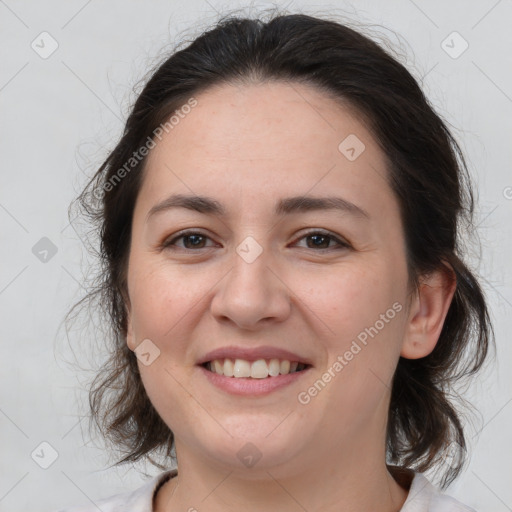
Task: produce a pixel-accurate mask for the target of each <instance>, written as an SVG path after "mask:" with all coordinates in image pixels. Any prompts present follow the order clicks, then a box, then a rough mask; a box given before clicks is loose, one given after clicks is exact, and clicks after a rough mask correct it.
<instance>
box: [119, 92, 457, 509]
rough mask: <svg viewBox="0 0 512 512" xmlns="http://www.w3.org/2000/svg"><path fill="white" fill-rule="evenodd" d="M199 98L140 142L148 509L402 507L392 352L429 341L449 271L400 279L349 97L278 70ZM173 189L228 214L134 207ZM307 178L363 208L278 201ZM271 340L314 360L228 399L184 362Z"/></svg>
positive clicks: (372, 151)
mask: <svg viewBox="0 0 512 512" xmlns="http://www.w3.org/2000/svg"><path fill="white" fill-rule="evenodd" d="M196 99H197V101H198V104H197V106H196V107H194V108H193V109H192V110H191V112H190V113H189V114H188V115H187V116H186V117H185V118H184V119H181V120H180V122H179V124H178V125H176V126H175V127H174V129H173V130H171V131H170V132H169V133H167V134H164V136H163V138H162V140H161V141H159V142H158V143H157V145H156V147H155V148H154V149H152V150H151V152H150V154H149V157H148V161H147V166H146V169H145V177H144V181H143V185H142V188H141V190H140V193H139V196H138V198H137V202H136V207H135V211H134V217H133V226H132V242H131V247H130V257H129V265H128V295H129V304H127V308H128V311H129V321H128V335H127V343H128V346H129V347H130V349H131V350H135V348H136V347H137V346H138V345H139V344H140V343H141V342H142V340H144V339H148V338H149V339H150V340H151V341H152V343H154V344H155V345H156V346H157V347H158V349H159V350H160V355H159V356H158V357H157V358H156V359H155V360H154V361H153V362H152V364H150V365H148V366H146V365H143V364H141V362H140V361H139V368H140V372H141V377H142V380H143V383H144V386H145V389H146V391H147V393H148V396H149V398H150V400H151V401H152V403H153V405H154V407H155V408H156V410H157V411H158V412H159V414H160V416H161V417H162V419H163V420H164V421H165V422H166V424H167V425H168V426H169V428H170V429H171V430H172V432H173V433H174V435H175V440H176V453H177V457H178V467H179V475H178V477H176V478H174V479H172V480H170V481H169V482H168V483H166V484H165V485H164V486H163V487H162V488H161V490H160V491H159V493H158V495H157V502H156V509H155V510H156V511H157V512H163V511H166V512H169V511H175V510H189V509H191V507H193V508H195V509H197V510H208V511H209V512H216V511H221V510H222V511H223V512H225V511H226V510H238V509H242V508H243V510H245V511H253V510H254V511H255V510H258V511H261V510H280V511H303V510H304V509H305V510H308V511H316V510H322V511H327V512H329V511H335V510H336V511H337V512H339V511H347V512H348V511H350V512H355V511H375V510H379V511H381V512H387V511H389V512H391V511H398V510H400V508H401V507H402V505H403V503H404V501H405V499H406V497H407V489H405V488H402V487H401V486H400V485H398V483H397V482H396V481H395V480H394V479H393V477H392V476H391V474H390V473H389V471H388V469H387V467H386V464H385V428H386V421H387V414H388V406H389V399H390V384H391V380H392V376H393V373H394V370H395V368H396V365H397V363H398V358H399V356H403V357H409V358H418V357H424V356H425V355H427V354H429V353H430V352H431V351H432V350H433V348H434V346H435V344H436V342H437V340H438V337H439V334H440V332H441V328H442V324H443V322H444V318H445V316H446V313H447V310H448V307H449V304H450V301H451V299H452V297H453V293H454V290H455V284H454V281H453V279H451V278H450V276H449V273H447V272H437V273H433V274H431V275H430V276H428V279H427V278H424V279H422V284H421V286H420V288H419V291H418V292H416V291H415V292H411V291H410V288H409V287H408V275H407V267H406V259H405V241H404V235H403V227H402V223H401V220H400V215H399V208H398V203H397V200H396V198H395V196H394V194H393V192H392V190H391V189H390V187H389V185H388V183H387V181H386V179H385V177H386V172H387V171H386V162H385V158H384V154H383V153H382V151H381V150H380V148H379V147H378V145H377V143H376V141H375V139H374V138H373V136H372V135H371V133H370V131H369V130H368V129H367V128H366V127H365V125H364V124H363V123H362V122H361V121H360V120H359V119H358V116H357V115H356V114H355V113H354V112H353V111H352V110H350V109H348V108H347V107H342V106H341V105H339V104H338V103H335V102H334V101H333V100H332V99H331V98H329V97H327V96H326V95H325V94H324V93H322V92H321V91H318V90H316V89H315V88H313V87H311V86H307V85H301V84H287V83H278V82H271V83H267V84H252V85H244V86H234V85H226V84H224V85H222V86H217V87H215V88H211V89H209V90H207V91H206V92H203V93H202V94H200V95H197V96H196ZM349 134H356V135H357V137H358V138H359V139H360V140H361V141H362V142H363V143H364V144H365V150H364V151H363V152H362V153H361V155H360V156H359V157H358V158H357V159H356V160H355V161H349V160H348V159H347V158H346V157H345V156H344V155H343V154H342V153H341V152H340V151H339V150H338V145H339V144H340V142H341V141H343V140H344V139H345V138H346V137H347V136H348V135H349ZM174 193H181V194H197V195H206V196H210V197H213V198H214V199H216V200H217V201H219V202H220V203H222V205H224V206H225V208H226V210H227V215H226V216H225V217H219V216H215V215H206V214H204V213H199V212H195V211H191V210H187V209H184V208H174V209H171V210H167V211H162V212H160V213H157V214H155V215H152V216H150V217H149V219H147V215H148V212H149V211H150V209H151V208H152V207H153V206H154V205H155V204H157V203H159V202H160V201H162V200H164V199H165V198H167V197H168V196H169V195H171V194H174ZM304 194H307V195H310V196H315V197H320V196H329V195H336V196H338V197H342V198H344V199H345V200H347V201H350V202H352V203H354V204H356V205H357V206H358V207H360V208H362V209H364V210H365V211H366V212H367V213H368V216H369V218H368V219H365V218H363V217H358V216H355V215H352V214H350V213H347V212H341V211H336V210H324V211H310V212H305V213H304V212H301V213H293V214H290V215H282V216H275V215H274V213H273V209H274V205H275V203H276V202H277V201H278V200H279V199H281V198H285V197H289V196H295V195H304ZM189 228H191V229H192V228H193V229H194V230H199V231H200V234H202V235H203V236H206V237H207V238H206V239H205V240H204V241H203V242H201V243H200V244H199V247H200V248H194V245H193V243H191V241H190V239H183V238H181V239H178V240H177V241H175V242H174V245H171V246H168V247H167V248H162V244H163V243H164V242H165V241H166V240H167V241H169V240H172V239H173V238H174V237H175V234H176V233H178V231H180V230H183V229H189ZM314 229H320V230H326V231H329V232H331V233H332V236H334V237H335V238H339V239H340V240H341V241H346V242H348V243H349V247H348V248H347V247H343V246H340V247H338V246H337V243H336V241H335V239H330V238H327V239H325V244H324V245H321V248H317V247H316V246H315V244H314V243H313V242H314V240H312V239H311V236H309V237H306V238H304V237H305V236H306V235H307V234H309V235H311V233H308V231H311V230H313V231H314ZM173 235H174V236H173ZM248 236H251V237H252V238H254V239H255V240H256V241H257V242H258V244H259V245H260V246H261V248H262V253H261V254H260V255H259V256H258V257H257V258H256V260H255V261H253V262H252V263H248V262H247V261H245V260H244V259H243V258H242V257H241V256H240V255H239V254H238V253H237V252H236V247H237V246H238V245H239V244H240V243H241V242H242V241H243V240H244V239H245V238H246V237H248ZM318 243H319V242H317V244H318ZM186 244H187V245H186ZM323 247H328V249H322V248H323ZM337 247H338V248H337ZM397 302H398V303H399V304H400V305H402V306H403V307H402V309H401V311H400V312H399V313H397V314H396V316H394V318H393V319H392V320H390V321H389V322H387V323H386V324H385V326H384V328H382V329H381V330H379V332H378V334H377V335H376V336H375V337H374V338H369V341H368V344H367V345H366V346H364V347H363V349H362V350H361V351H360V352H359V353H357V355H355V356H354V358H353V359H352V360H351V361H349V362H348V364H347V365H346V366H345V367H344V368H343V370H342V371H341V372H338V373H336V376H335V377H334V378H332V380H331V381H330V382H329V383H328V384H327V385H326V386H325V388H324V389H322V390H321V392H319V393H318V394H317V395H316V396H314V397H313V398H311V401H310V402H309V403H308V404H302V403H300V402H299V401H298V399H297V396H298V394H299V393H300V392H301V391H305V390H307V389H308V388H309V387H310V386H312V385H313V384H314V382H315V381H316V380H317V379H321V377H322V374H324V373H325V372H326V371H327V370H328V369H329V368H331V367H332V366H333V363H334V362H335V361H336V360H337V357H338V356H339V355H343V354H344V353H345V352H346V351H347V350H348V349H349V348H350V346H351V343H352V342H353V340H355V339H356V337H357V335H358V334H359V333H361V332H362V331H364V329H365V328H367V327H370V326H374V325H375V323H376V321H377V320H379V318H381V317H380V315H382V314H385V313H386V311H387V310H389V309H390V308H392V305H393V304H394V303H397ZM267 344H268V345H275V346H278V347H281V348H284V349H288V350H291V351H294V352H296V353H298V354H300V355H302V356H305V357H308V358H310V359H311V361H312V364H313V369H312V370H311V371H310V375H309V377H307V378H306V377H305V376H304V377H302V378H301V379H299V380H298V381H297V382H296V383H294V384H292V385H289V386H287V387H285V388H283V389H280V390H277V391H275V392H273V393H271V394H269V395H266V396H261V397H241V396H234V395H231V394H228V393H226V392H224V391H221V390H219V389H217V388H216V387H214V386H213V385H211V384H209V383H208V381H207V380H206V379H205V377H204V376H203V374H202V373H201V371H200V370H199V369H198V367H197V366H196V363H197V361H198V359H199V358H200V357H201V356H203V355H204V354H206V353H207V352H208V351H210V350H212V349H215V348H218V347H221V346H226V345H241V346H247V347H255V346H258V345H267ZM248 442H251V443H253V444H254V445H255V446H256V447H257V449H258V450H259V452H260V453H261V455H262V457H261V459H260V460H259V461H258V462H257V463H256V464H255V465H254V466H252V467H245V466H244V465H243V464H242V463H241V461H240V460H239V458H238V456H237V452H238V451H239V450H240V449H241V448H242V447H243V446H244V445H245V444H246V443H248Z"/></svg>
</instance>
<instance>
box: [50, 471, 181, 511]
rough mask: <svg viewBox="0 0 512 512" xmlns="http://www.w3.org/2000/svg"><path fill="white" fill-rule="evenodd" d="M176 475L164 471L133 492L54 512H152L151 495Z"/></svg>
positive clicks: (172, 472)
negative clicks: (99, 511)
mask: <svg viewBox="0 0 512 512" xmlns="http://www.w3.org/2000/svg"><path fill="white" fill-rule="evenodd" d="M175 475H176V469H171V470H169V471H165V472H164V473H161V474H159V475H157V476H155V477H153V478H151V479H150V480H148V481H147V482H146V483H145V484H144V485H143V486H141V487H139V488H138V489H135V490H134V491H130V492H124V493H120V494H115V495H113V496H110V497H108V498H103V499H99V500H94V501H92V500H91V503H90V504H89V505H83V506H74V507H69V508H65V509H61V510H59V511H56V512H98V510H101V511H102V512H152V511H153V495H154V493H155V491H156V489H157V488H159V487H160V485H161V484H163V483H164V482H165V481H167V480H168V479H169V478H172V477H173V476H175Z"/></svg>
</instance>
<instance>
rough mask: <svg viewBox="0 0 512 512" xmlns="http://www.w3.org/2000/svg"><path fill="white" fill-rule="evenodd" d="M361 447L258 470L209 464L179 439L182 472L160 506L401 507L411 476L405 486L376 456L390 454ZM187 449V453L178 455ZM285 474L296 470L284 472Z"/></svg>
mask: <svg viewBox="0 0 512 512" xmlns="http://www.w3.org/2000/svg"><path fill="white" fill-rule="evenodd" d="M179 448H181V450H180V449H179ZM360 448H362V447H358V446H352V447H351V448H350V449H349V450H347V451H346V452H345V453H344V456H343V457H342V458H336V461H334V463H332V464H328V463H327V460H328V458H327V457H325V458H323V457H322V456H321V454H318V453H317V454H316V457H315V458H314V459H313V460H311V461H306V460H305V461H301V463H300V464H299V463H297V462H295V463H293V464H292V466H293V467H294V468H297V467H302V468H304V470H303V471H297V470H296V469H295V470H291V471H287V468H284V467H282V468H280V467H276V468H272V469H268V470H267V469H260V470H259V471H258V470H256V469H255V468H256V466H255V467H253V468H252V469H250V470H246V471H245V472H244V471H242V470H238V469H237V470H222V469H220V468H219V467H218V466H216V465H210V464H209V463H208V462H206V461H205V460H204V458H202V457H201V458H196V457H195V455H198V454H194V453H192V452H190V453H189V452H187V451H186V449H185V447H183V446H181V447H178V444H177V450H176V451H177V454H178V458H179V467H178V476H177V477H175V478H172V479H171V480H169V481H168V482H167V483H166V484H165V485H164V486H163V487H162V488H161V489H160V491H159V493H158V494H157V497H156V503H155V512H171V511H174V510H190V511H193V510H205V509H208V511H209V512H221V511H222V512H225V510H226V508H227V509H230V510H232V509H235V508H240V509H243V510H244V511H246V512H252V511H253V510H254V511H256V510H258V511H259V510H262V509H265V510H266V509H268V510H280V511H283V512H292V511H293V512H296V511H297V510H309V511H314V510H322V511H323V512H331V511H332V512H355V511H357V512H373V511H375V510H379V511H380V512H399V511H400V509H401V508H402V506H403V503H404V502H405V500H406V498H407V494H408V491H407V489H408V484H409V483H410V482H406V480H407V479H405V480H404V479H402V480H398V481H400V482H401V484H402V485H404V487H401V486H400V485H399V484H398V483H397V481H396V480H395V479H394V478H393V476H392V475H391V473H390V472H389V471H388V468H387V466H386V465H385V464H384V463H383V462H382V463H379V462H377V461H381V460H382V461H384V460H385V459H384V454H380V453H379V458H372V457H370V456H368V454H369V453H371V452H369V451H367V448H368V447H367V446H366V447H364V448H365V450H363V451H361V449H360ZM184 452H185V453H186V456H185V457H183V456H182V457H179V455H180V453H181V454H182V455H183V453H184ZM374 453H375V452H374ZM380 456H382V458H380ZM330 459H331V460H332V455H331V457H330ZM340 460H343V463H340ZM286 474H288V475H291V476H287V477H284V476H282V475H286ZM409 480H410V478H409ZM312 490H314V492H312Z"/></svg>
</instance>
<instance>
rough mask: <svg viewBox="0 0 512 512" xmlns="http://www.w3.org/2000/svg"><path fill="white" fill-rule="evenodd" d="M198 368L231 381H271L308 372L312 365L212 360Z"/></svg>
mask: <svg viewBox="0 0 512 512" xmlns="http://www.w3.org/2000/svg"><path fill="white" fill-rule="evenodd" d="M199 366H201V367H203V368H205V369H206V370H207V371H209V372H211V373H216V374H218V375H221V376H224V377H231V378H233V379H272V378H275V377H279V376H280V375H289V374H293V373H300V372H304V371H306V370H308V369H309V368H311V367H312V365H310V364H308V363H303V362H300V361H291V360H289V359H277V358H273V359H257V360H255V361H249V360H246V359H230V358H222V359H213V360H211V361H206V362H204V363H202V364H200V365H199Z"/></svg>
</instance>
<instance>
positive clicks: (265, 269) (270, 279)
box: [211, 250, 291, 330]
mask: <svg viewBox="0 0 512 512" xmlns="http://www.w3.org/2000/svg"><path fill="white" fill-rule="evenodd" d="M268 252H269V251H268V250H264V251H263V252H262V253H261V254H260V255H259V256H258V257H257V258H256V259H255V260H254V261H252V262H248V261H246V260H244V258H243V257H241V256H240V255H239V254H238V253H235V254H234V257H233V261H234V264H233V268H232V269H231V270H230V271H229V272H228V273H227V275H225V276H224V278H223V279H222V280H221V282H220V283H219V285H218V289H217V291H216V293H215V295H214V297H213V299H212V302H211V312H212V314H213V316H214V317H215V318H216V319H217V320H219V321H221V322H232V323H234V324H235V325H236V326H238V327H240V328H241V329H245V330H258V329H260V328H261V327H263V326H264V325H267V324H268V323H271V322H276V323H279V322H282V321H284V320H285V319H286V318H287V317H288V315H289V314H290V310H291V304H290V293H291V291H290V289H289V288H288V286H287V285H286V283H285V279H284V275H282V274H284V272H280V270H279V266H277V265H275V264H272V262H271V259H272V258H271V257H270V256H269V255H268ZM271 267H272V268H271ZM280 274H281V275H280Z"/></svg>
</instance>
